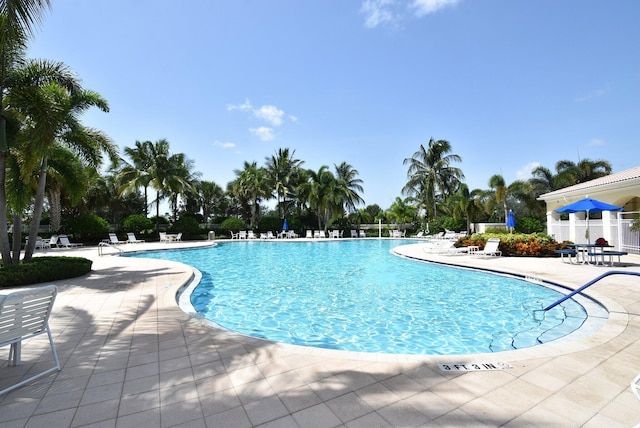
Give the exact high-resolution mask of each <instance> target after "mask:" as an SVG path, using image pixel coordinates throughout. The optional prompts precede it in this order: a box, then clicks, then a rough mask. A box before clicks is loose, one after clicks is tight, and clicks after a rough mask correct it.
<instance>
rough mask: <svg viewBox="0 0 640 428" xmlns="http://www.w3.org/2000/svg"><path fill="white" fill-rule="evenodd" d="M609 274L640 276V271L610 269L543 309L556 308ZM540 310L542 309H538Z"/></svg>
mask: <svg viewBox="0 0 640 428" xmlns="http://www.w3.org/2000/svg"><path fill="white" fill-rule="evenodd" d="M609 275H634V276H640V272H625V271H621V270H610V271H609V272H605V273H603V274H602V275H600V276H599V277H597V278H596V279H593V280H591V281H589V282H587V283H586V284H585V285H583V286H582V287H580V288H578V289H576V290H573V291H572V292H571V293H569V294H567V295H566V296H563V297H562V298H561V299H559V300H557V301H556V302H554V303H552V304H550V305H549V306H547V307H546V308H544V309H542V311H545V312H546V311H548V310H549V309H552V308H555V307H556V306H558V305H559V304H560V303H562V302H564V301H565V300H567V299H570V298H572V297H573V296H575V295H576V294H578V293H580V292H581V291H582V290H584V289H585V288H587V287H590V286H592V285H593V284H595V283H596V282H598V281H600V280H601V279H602V278H604V277H607V276H609ZM538 310H540V309H538Z"/></svg>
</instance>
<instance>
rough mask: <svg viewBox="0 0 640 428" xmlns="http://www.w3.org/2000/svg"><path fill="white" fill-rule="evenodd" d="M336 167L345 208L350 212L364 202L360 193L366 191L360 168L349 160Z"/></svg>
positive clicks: (338, 186)
mask: <svg viewBox="0 0 640 428" xmlns="http://www.w3.org/2000/svg"><path fill="white" fill-rule="evenodd" d="M335 167H336V180H338V183H337V184H338V185H337V188H338V192H339V193H340V194H341V195H342V199H343V201H344V208H345V209H346V210H347V211H348V212H353V211H355V210H356V206H357V205H359V204H364V199H362V196H360V193H362V192H364V188H363V187H362V183H363V181H362V180H361V179H359V178H356V177H357V176H358V170H356V169H354V168H353V167H352V166H351V165H349V164H348V163H347V162H342V163H341V164H340V165H335Z"/></svg>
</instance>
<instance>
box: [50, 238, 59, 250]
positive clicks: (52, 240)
mask: <svg viewBox="0 0 640 428" xmlns="http://www.w3.org/2000/svg"><path fill="white" fill-rule="evenodd" d="M54 245H55V246H56V247H58V235H51V238H49V247H51V248H53V246H54Z"/></svg>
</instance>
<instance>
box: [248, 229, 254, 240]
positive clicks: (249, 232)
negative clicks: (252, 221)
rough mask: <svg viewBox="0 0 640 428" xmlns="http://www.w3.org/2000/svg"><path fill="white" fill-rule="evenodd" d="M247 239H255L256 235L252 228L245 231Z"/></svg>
mask: <svg viewBox="0 0 640 428" xmlns="http://www.w3.org/2000/svg"><path fill="white" fill-rule="evenodd" d="M247 239H256V235H255V234H254V233H253V230H250V231H248V232H247Z"/></svg>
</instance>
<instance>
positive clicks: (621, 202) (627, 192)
mask: <svg viewBox="0 0 640 428" xmlns="http://www.w3.org/2000/svg"><path fill="white" fill-rule="evenodd" d="M587 196H588V197H590V198H593V199H597V200H599V201H602V202H607V203H609V204H613V205H617V206H620V207H623V208H624V210H623V211H620V212H612V211H604V212H602V213H591V215H590V217H589V223H588V224H589V236H590V237H591V241H592V242H593V241H595V240H596V239H597V238H599V237H602V238H604V239H606V240H607V241H608V242H609V243H610V244H611V245H614V246H615V247H616V249H617V250H620V251H628V252H630V253H637V254H640V232H631V230H630V227H631V222H632V220H633V218H634V217H638V215H640V166H637V167H635V168H631V169H628V170H626V171H622V172H618V173H616V174H611V175H608V176H606V177H602V178H598V179H595V180H591V181H587V182H586V183H580V184H576V185H575V186H571V187H566V188H564V189H559V190H555V191H553V192H550V193H545V194H544V195H540V197H539V198H538V200H541V201H544V202H545V203H546V204H547V233H548V234H549V235H552V236H553V237H554V238H555V239H556V241H558V242H562V241H572V242H575V243H586V242H587V238H586V231H587V221H586V214H585V213H575V214H569V218H568V220H566V219H565V220H562V214H559V213H557V212H555V210H556V209H558V208H561V207H563V206H565V205H568V204H570V203H572V202H576V201H578V200H580V199H583V198H585V197H587ZM565 217H566V215H565Z"/></svg>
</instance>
